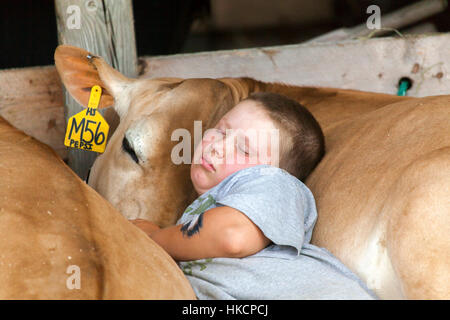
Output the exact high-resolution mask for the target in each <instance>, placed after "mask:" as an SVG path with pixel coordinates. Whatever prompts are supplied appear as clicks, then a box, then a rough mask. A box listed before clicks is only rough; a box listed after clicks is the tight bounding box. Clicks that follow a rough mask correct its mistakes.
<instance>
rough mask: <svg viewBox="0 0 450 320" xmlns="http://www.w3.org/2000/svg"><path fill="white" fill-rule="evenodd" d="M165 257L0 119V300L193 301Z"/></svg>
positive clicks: (47, 152) (49, 154) (67, 171)
mask: <svg viewBox="0 0 450 320" xmlns="http://www.w3.org/2000/svg"><path fill="white" fill-rule="evenodd" d="M192 298H195V295H194V292H193V290H192V288H191V286H190V284H189V282H188V281H187V279H186V278H185V277H184V275H183V273H182V271H181V270H180V269H179V268H178V266H177V265H176V264H175V262H174V261H173V260H172V258H170V256H169V255H168V254H167V253H166V252H165V251H164V250H163V249H161V248H160V247H159V246H158V245H157V244H155V243H154V242H153V241H152V240H151V239H150V238H148V237H147V236H146V235H145V233H144V232H141V231H140V230H139V229H137V228H136V227H134V226H133V225H132V224H130V223H129V222H128V221H127V220H126V219H125V218H124V217H123V216H121V215H120V213H119V212H117V211H116V210H115V209H114V208H113V207H112V206H111V205H110V204H109V203H108V202H107V201H106V200H104V199H103V198H102V197H101V196H100V195H98V194H97V192H95V191H94V190H93V189H91V188H90V187H89V186H87V185H86V184H85V183H84V182H83V181H81V180H80V179H79V178H78V177H77V176H76V175H75V174H74V173H73V171H72V170H70V169H69V168H68V167H67V166H66V165H65V163H64V162H63V161H62V160H61V159H60V158H59V157H58V156H57V155H56V153H55V152H53V151H52V150H51V149H50V148H49V147H48V146H46V145H44V144H42V143H40V142H38V141H36V140H35V139H33V138H31V137H29V136H27V135H25V134H24V133H23V132H21V131H19V130H17V129H15V128H13V127H12V126H10V125H9V124H8V123H7V122H6V121H5V120H3V118H1V117H0V299H192Z"/></svg>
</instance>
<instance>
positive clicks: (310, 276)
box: [177, 165, 376, 300]
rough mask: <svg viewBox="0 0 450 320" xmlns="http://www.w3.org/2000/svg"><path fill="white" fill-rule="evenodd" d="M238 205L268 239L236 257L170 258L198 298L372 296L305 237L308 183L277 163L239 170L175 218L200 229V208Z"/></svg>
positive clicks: (191, 230) (309, 215) (309, 228)
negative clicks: (256, 249)
mask: <svg viewBox="0 0 450 320" xmlns="http://www.w3.org/2000/svg"><path fill="white" fill-rule="evenodd" d="M218 206H229V207H232V208H235V209H237V210H239V211H241V212H242V213H243V214H245V215H246V216H247V217H248V218H249V219H250V220H252V221H253V223H255V224H256V225H257V226H258V227H259V229H260V230H261V231H262V232H263V233H264V235H265V236H266V237H267V238H269V239H270V240H271V241H272V244H270V245H269V246H268V247H266V248H264V249H263V250H261V251H259V252H257V253H256V254H253V255H251V256H247V257H244V258H212V259H201V260H195V261H183V262H178V265H179V266H180V267H181V269H182V270H183V272H184V273H185V275H186V277H187V278H188V280H189V281H190V283H191V285H192V287H193V289H194V291H195V293H196V295H197V297H198V298H199V299H239V300H243V299H246V300H247V299H250V300H254V299H255V300H257V299H261V300H262V299H374V298H376V296H375V295H374V294H373V293H372V292H371V291H370V290H369V289H368V288H367V287H366V285H365V284H364V283H363V282H362V281H361V280H360V279H359V278H358V277H357V276H356V275H355V274H354V273H352V272H351V271H350V270H349V269H348V268H347V267H346V266H345V265H344V264H342V263H341V262H340V261H339V260H338V259H337V258H335V257H334V256H333V255H332V254H331V253H330V252H329V251H327V250H325V249H323V248H319V247H317V246H314V245H312V244H310V243H309V242H310V240H311V236H312V232H313V228H314V224H315V222H316V219H317V212H316V205H315V201H314V197H313V195H312V193H311V191H310V190H309V189H308V188H307V187H306V186H305V185H304V184H303V183H302V182H301V181H300V180H298V179H297V178H295V177H294V176H292V175H290V174H289V173H288V172H286V171H285V170H282V169H280V168H276V167H272V166H269V165H257V166H254V167H250V168H246V169H242V170H239V171H237V172H235V173H233V174H231V175H230V176H228V177H227V178H225V179H224V180H223V181H221V182H220V183H219V184H218V185H216V186H215V187H213V188H211V189H210V190H208V191H207V192H205V193H204V194H202V195H201V196H200V197H199V198H197V199H196V200H195V201H194V202H193V203H192V204H191V205H190V206H189V207H188V208H187V209H186V210H185V212H184V213H183V215H182V216H181V218H180V219H179V220H178V221H177V224H183V227H182V231H183V232H184V233H185V234H186V235H193V234H195V233H196V232H201V226H202V222H203V213H204V212H205V211H207V210H209V209H211V208H214V207H218Z"/></svg>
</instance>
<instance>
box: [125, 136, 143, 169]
mask: <svg viewBox="0 0 450 320" xmlns="http://www.w3.org/2000/svg"><path fill="white" fill-rule="evenodd" d="M122 148H123V150H124V151H125V152H126V153H128V154H129V155H130V157H131V158H132V159H133V160H134V162H136V163H139V159H138V157H137V155H136V152H134V150H133V148H132V147H131V146H130V142H128V140H127V137H123V140H122Z"/></svg>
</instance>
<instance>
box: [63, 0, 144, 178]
mask: <svg viewBox="0 0 450 320" xmlns="http://www.w3.org/2000/svg"><path fill="white" fill-rule="evenodd" d="M55 10H56V21H57V27H58V41H59V44H69V45H73V46H77V47H80V48H84V49H86V50H88V51H90V52H92V53H93V54H96V55H100V56H102V57H103V58H104V59H105V60H106V61H107V62H108V63H109V64H110V65H111V66H112V67H114V68H115V69H117V70H119V71H120V72H121V73H123V74H124V75H126V76H127V77H131V78H136V77H137V54H136V40H135V35H134V21H133V10H132V4H131V0H114V1H104V0H55ZM64 102H65V107H64V115H65V121H66V125H67V121H68V119H69V118H70V117H71V116H73V115H74V114H76V113H78V112H80V111H81V110H82V109H83V107H82V106H80V105H79V104H78V103H77V102H76V101H75V100H74V99H73V98H72V97H71V96H70V94H69V93H68V92H67V91H66V90H64ZM108 109H110V108H108ZM108 111H109V110H108ZM102 115H104V117H105V119H106V121H107V122H108V123H109V124H110V127H111V128H110V132H109V135H108V136H109V137H111V135H112V133H113V130H114V129H115V124H117V123H118V116H117V114H115V112H106V114H105V112H104V111H103V110H102ZM96 157H97V154H96V153H95V152H90V151H84V150H80V149H73V148H69V150H68V163H69V166H70V167H71V168H72V170H74V171H75V172H76V173H77V174H78V176H79V177H80V178H81V179H83V180H85V179H86V177H87V173H88V171H89V169H90V167H91V166H92V164H93V163H94V161H95V158H96Z"/></svg>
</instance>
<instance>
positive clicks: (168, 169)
mask: <svg viewBox="0 0 450 320" xmlns="http://www.w3.org/2000/svg"><path fill="white" fill-rule="evenodd" d="M55 64H56V67H57V70H58V72H59V75H60V77H61V79H62V81H63V83H64V85H65V87H66V88H67V90H68V91H69V92H70V94H71V95H72V96H73V97H74V98H75V100H77V101H78V102H79V103H80V104H81V105H83V106H87V103H88V100H89V94H90V89H91V87H92V86H93V85H96V84H98V85H100V86H101V87H102V88H103V96H102V98H101V101H100V106H99V108H106V107H109V106H113V107H114V110H115V111H116V112H117V114H118V115H119V117H120V123H119V125H118V126H117V129H116V130H115V132H114V134H113V135H112V136H111V137H110V140H109V142H108V145H107V147H106V150H105V152H104V153H103V154H102V155H100V156H99V157H98V158H97V160H96V161H95V163H94V165H93V166H92V169H91V173H90V177H89V185H91V186H92V187H93V188H94V189H96V190H97V191H98V192H99V193H100V194H101V195H102V196H104V197H105V198H106V199H107V200H109V201H110V202H111V203H112V204H113V205H114V206H115V207H116V208H117V209H118V210H119V211H120V212H121V213H122V214H123V215H124V216H125V217H127V218H129V219H132V218H138V217H139V218H144V219H149V220H151V221H154V222H155V223H157V224H159V225H160V226H167V225H170V224H173V223H174V222H175V221H176V219H177V218H178V216H179V215H180V214H181V213H182V211H183V210H184V208H185V207H186V206H187V205H188V204H189V203H190V202H191V201H193V199H195V197H196V194H195V191H194V190H193V187H192V184H191V182H190V179H189V170H190V164H189V163H187V164H184V163H181V164H177V163H174V161H173V160H174V157H172V152H174V154H175V158H176V159H177V160H179V159H180V158H179V157H178V156H180V154H178V151H179V150H178V149H177V148H175V149H174V147H175V146H177V145H178V147H179V146H180V145H179V144H180V142H181V139H182V138H180V136H179V133H183V132H184V133H185V135H184V138H186V137H188V138H190V139H189V140H188V141H185V140H184V143H185V146H186V145H188V146H189V147H190V150H191V152H192V154H193V150H194V135H193V131H194V121H202V126H201V128H202V132H201V134H203V131H204V130H206V129H208V128H209V127H211V126H214V125H215V122H217V121H218V120H219V119H220V117H221V116H222V115H223V114H225V113H226V112H227V111H228V110H229V109H230V108H231V107H233V106H234V105H235V104H236V103H237V101H238V100H240V99H241V98H242V97H241V96H245V95H246V94H240V93H239V94H238V93H237V92H236V90H233V89H231V88H230V86H229V85H228V84H226V83H225V82H222V81H219V80H213V79H188V80H183V79H176V78H161V79H130V78H127V77H125V76H124V75H122V74H121V73H119V72H118V71H117V70H115V69H113V68H112V67H110V66H109V65H108V64H107V63H106V62H105V61H104V60H103V59H102V58H101V57H98V56H95V55H93V54H91V53H89V52H88V51H85V50H83V49H80V48H76V47H72V46H59V47H58V48H57V49H56V52H55ZM197 124H198V123H197ZM177 129H179V130H177ZM180 129H181V130H180ZM176 130H177V131H176ZM186 130H187V131H186ZM187 132H189V135H186V133H187ZM172 134H174V139H173V140H174V141H172V139H171V137H172ZM179 139H180V140H179ZM200 139H201V136H200ZM188 149H189V148H187V149H186V148H185V149H184V150H183V151H184V152H188V151H189V150H188ZM190 159H192V157H190ZM175 162H176V161H175Z"/></svg>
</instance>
